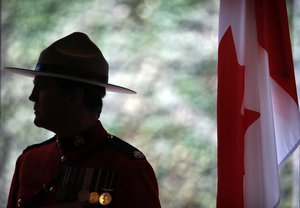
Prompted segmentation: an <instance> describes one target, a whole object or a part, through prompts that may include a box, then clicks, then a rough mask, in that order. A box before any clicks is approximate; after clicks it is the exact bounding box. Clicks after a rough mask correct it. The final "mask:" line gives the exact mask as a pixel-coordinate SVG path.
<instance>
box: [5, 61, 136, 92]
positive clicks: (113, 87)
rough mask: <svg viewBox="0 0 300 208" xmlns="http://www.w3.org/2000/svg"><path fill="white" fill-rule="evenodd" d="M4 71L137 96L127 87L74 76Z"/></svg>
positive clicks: (21, 69) (27, 71) (9, 69)
mask: <svg viewBox="0 0 300 208" xmlns="http://www.w3.org/2000/svg"><path fill="white" fill-rule="evenodd" d="M4 69H5V70H6V71H9V72H13V73H15V74H19V75H23V76H27V77H35V76H46V77H56V78H61V79H67V80H72V81H76V82H82V83H86V84H91V85H96V86H101V87H104V88H105V89H106V90H107V91H110V92H116V93H125V94H136V92H135V91H133V90H131V89H128V88H125V87H121V86H118V85H113V84H109V83H101V82H96V81H92V80H88V79H82V78H78V77H72V76H68V75H61V74H54V73H49V72H39V71H33V70H30V69H23V68H15V67H4Z"/></svg>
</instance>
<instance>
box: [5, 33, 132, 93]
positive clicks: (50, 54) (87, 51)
mask: <svg viewBox="0 0 300 208" xmlns="http://www.w3.org/2000/svg"><path fill="white" fill-rule="evenodd" d="M4 69H5V70H7V71H10V72H13V73H17V74H20V75H24V76H29V77H35V76H48V77H56V78H61V79H67V80H72V81H76V82H82V83H86V84H91V85H96V86H101V87H104V88H105V89H106V90H107V91H111V92H117V93H127V94H134V93H136V92H135V91H133V90H130V89H128V88H125V87H121V86H118V85H113V84H110V83H108V72H109V66H108V63H107V61H106V60H105V58H104V56H103V55H102V52H101V51H100V49H99V48H98V47H97V46H96V45H95V44H94V43H93V42H92V41H91V40H90V38H89V37H88V36H87V35H86V34H84V33H81V32H74V33H72V34H70V35H68V36H66V37H64V38H62V39H59V40H57V41H56V42H54V43H53V44H51V45H50V46H49V47H48V48H46V49H45V50H43V51H42V52H41V54H40V57H39V59H38V62H37V65H36V67H35V70H30V69H23V68H16V67H5V68H4Z"/></svg>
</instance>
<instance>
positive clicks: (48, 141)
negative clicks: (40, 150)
mask: <svg viewBox="0 0 300 208" xmlns="http://www.w3.org/2000/svg"><path fill="white" fill-rule="evenodd" d="M55 139H56V137H55V136H54V137H52V138H51V139H48V140H46V141H44V142H41V143H38V144H33V145H30V146H28V147H26V148H25V149H24V150H23V154H24V153H25V152H27V151H29V150H31V149H33V148H36V147H39V146H42V145H44V144H48V143H50V142H52V141H53V140H55Z"/></svg>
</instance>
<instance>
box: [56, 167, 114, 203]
mask: <svg viewBox="0 0 300 208" xmlns="http://www.w3.org/2000/svg"><path fill="white" fill-rule="evenodd" d="M114 181H115V171H114V170H104V169H100V168H83V167H75V166H68V167H67V168H66V169H65V172H64V173H63V175H62V178H61V182H60V184H59V191H58V194H59V198H61V199H62V200H66V201H69V200H70V201H79V202H83V203H91V204H99V205H100V206H108V205H110V204H111V203H112V200H113V197H112V195H113V192H114V183H115V182H114Z"/></svg>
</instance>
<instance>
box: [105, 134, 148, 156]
mask: <svg viewBox="0 0 300 208" xmlns="http://www.w3.org/2000/svg"><path fill="white" fill-rule="evenodd" d="M109 141H110V143H111V144H113V145H114V146H115V147H116V148H118V149H119V150H121V151H122V152H123V153H125V154H126V155H127V156H128V157H129V158H130V159H132V160H145V159H146V157H145V155H144V154H143V153H142V152H141V151H140V150H138V149H137V148H136V147H134V146H132V145H131V144H129V143H127V142H125V141H124V140H122V139H120V138H118V137H116V136H113V135H111V139H110V140H109Z"/></svg>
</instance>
